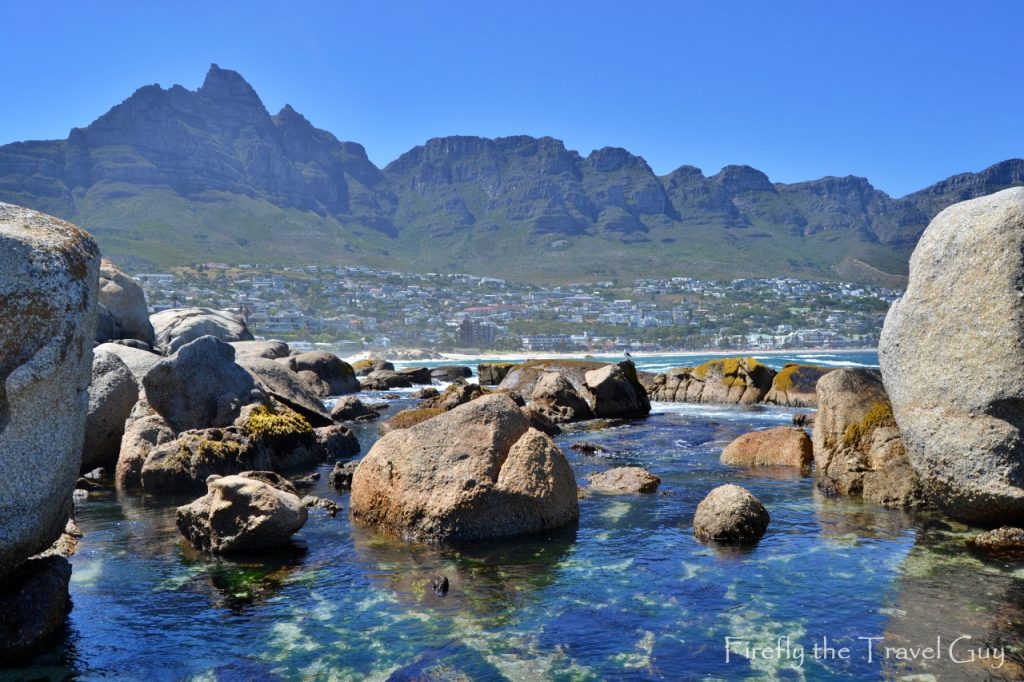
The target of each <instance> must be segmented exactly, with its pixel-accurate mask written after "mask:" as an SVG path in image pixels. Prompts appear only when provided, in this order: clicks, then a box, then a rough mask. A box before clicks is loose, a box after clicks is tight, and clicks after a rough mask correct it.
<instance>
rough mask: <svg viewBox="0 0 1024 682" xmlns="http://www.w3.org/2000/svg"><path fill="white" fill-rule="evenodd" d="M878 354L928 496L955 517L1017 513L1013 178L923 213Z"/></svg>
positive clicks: (1018, 321) (1020, 373)
mask: <svg viewBox="0 0 1024 682" xmlns="http://www.w3.org/2000/svg"><path fill="white" fill-rule="evenodd" d="M879 359H880V362H881V366H882V375H883V377H884V378H885V385H886V388H887V389H888V392H889V396H890V398H891V399H892V405H893V414H894V416H895V420H896V423H897V424H899V428H900V431H901V432H902V433H903V441H904V443H905V446H906V449H907V453H908V454H909V457H910V461H911V463H912V464H913V467H914V469H915V470H916V471H917V473H918V475H919V476H920V477H921V481H922V483H923V485H924V487H925V490H926V492H927V494H928V496H929V497H930V498H931V499H932V500H933V501H934V502H935V503H936V504H937V505H938V506H939V507H940V508H941V509H942V510H943V511H945V512H946V513H948V514H950V515H951V516H954V517H957V518H961V519H964V520H968V521H973V522H979V523H1019V522H1024V478H1022V476H1021V471H1022V470H1024V188H1019V187H1018V188H1014V189H1007V190H1003V191H1002V192H997V193H996V194H992V195H990V196H986V197H982V198H979V199H972V200H971V201H965V202H962V203H959V204H956V205H954V206H951V207H949V208H947V209H946V210H944V211H942V212H941V213H940V214H939V215H937V216H936V217H935V219H934V220H932V222H931V224H930V225H929V226H928V229H926V230H925V231H924V234H923V235H922V236H921V239H920V241H919V242H918V244H917V247H916V248H915V249H914V253H913V255H912V256H911V259H910V280H909V283H908V286H907V291H906V293H905V294H904V296H903V297H902V298H901V299H900V300H898V301H896V302H895V303H893V305H892V307H891V308H890V309H889V314H888V316H887V317H886V320H885V325H884V327H883V329H882V336H881V340H880V342H879Z"/></svg>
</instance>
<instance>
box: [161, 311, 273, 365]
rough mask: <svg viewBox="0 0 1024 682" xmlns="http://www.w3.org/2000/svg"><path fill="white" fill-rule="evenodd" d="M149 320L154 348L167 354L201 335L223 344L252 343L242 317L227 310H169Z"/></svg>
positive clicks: (251, 337)
mask: <svg viewBox="0 0 1024 682" xmlns="http://www.w3.org/2000/svg"><path fill="white" fill-rule="evenodd" d="M149 321H150V322H151V323H152V324H153V330H154V332H155V333H156V343H155V344H154V345H155V346H156V347H157V348H159V349H160V350H161V351H163V352H164V353H166V354H168V355H171V354H173V353H176V352H177V351H178V350H179V349H180V348H182V347H183V346H185V345H187V344H189V343H192V342H193V341H195V340H196V339H199V338H202V337H204V336H212V337H214V338H216V339H218V340H219V341H223V342H225V343H228V342H232V341H252V340H253V336H252V334H251V333H249V329H248V327H247V326H246V324H245V322H244V321H243V320H242V318H240V317H239V316H238V315H235V314H234V313H231V312H228V311H226V310H213V309H211V308H171V309H170V310H163V311H160V312H159V313H155V314H153V315H151V316H150V317H149ZM232 357H234V356H233V355H232Z"/></svg>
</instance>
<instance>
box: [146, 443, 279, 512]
mask: <svg viewBox="0 0 1024 682" xmlns="http://www.w3.org/2000/svg"><path fill="white" fill-rule="evenodd" d="M273 468H274V467H273V465H272V464H271V461H270V457H269V455H268V452H267V450H266V449H265V448H263V447H260V445H259V443H258V442H256V440H254V439H251V438H249V437H248V436H247V435H246V434H245V432H244V431H243V430H242V429H240V428H238V427H234V426H233V427H230V428H226V429H203V430H197V431H186V432H185V433H182V434H180V435H179V436H178V438H177V439H176V440H172V441H170V442H168V443H165V444H163V445H160V446H157V447H156V448H154V449H153V450H152V451H151V452H150V453H149V456H148V457H147V458H146V461H145V462H144V463H143V465H142V469H141V472H140V480H141V481H142V489H143V490H145V491H146V492H147V493H152V494H163V495H169V494H185V493H201V492H202V491H203V490H204V489H205V486H206V479H207V478H209V477H210V476H214V475H216V476H227V475H230V474H237V473H239V472H242V471H267V470H272V469H273Z"/></svg>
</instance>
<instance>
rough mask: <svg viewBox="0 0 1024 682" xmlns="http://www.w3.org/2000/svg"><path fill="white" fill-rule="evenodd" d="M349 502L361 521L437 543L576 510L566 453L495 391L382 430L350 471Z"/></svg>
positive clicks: (553, 521) (549, 522)
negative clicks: (406, 425) (402, 426)
mask: <svg viewBox="0 0 1024 682" xmlns="http://www.w3.org/2000/svg"><path fill="white" fill-rule="evenodd" d="M351 508H352V515H353V517H354V518H355V519H356V520H358V521H360V522H362V523H366V524H369V525H372V526H377V527H380V528H383V529H386V530H390V531H392V532H395V533H398V534H400V535H403V536H408V537H413V538H416V539H420V540H426V541H438V542H447V541H452V542H458V541H468V540H481V539H484V538H492V537H505V536H511V535H518V534H522V533H532V532H537V531H543V530H548V529H552V528H556V527H558V526H562V525H565V524H567V523H571V522H573V521H575V520H577V519H578V517H579V507H578V502H577V488H576V479H575V476H574V475H573V472H572V469H571V468H570V467H569V463H568V462H567V461H566V459H565V456H564V455H563V454H562V452H561V451H560V450H559V449H558V447H557V446H556V445H555V444H554V442H553V441H552V440H551V439H550V437H548V436H546V435H544V434H543V433H541V432H539V431H537V430H535V429H531V428H530V426H529V423H528V422H527V419H526V417H525V416H524V415H523V413H522V411H521V410H520V409H519V406H518V405H517V404H516V403H515V401H514V400H512V398H510V397H509V396H507V395H503V394H494V395H488V396H484V397H482V398H479V399H477V400H473V401H471V402H469V403H466V404H465V405H461V406H460V407H457V408H455V409H454V410H451V411H450V412H446V413H444V414H442V415H439V416H437V417H435V418H433V419H429V420H427V421H425V422H423V423H421V424H418V425H416V426H413V427H410V428H408V429H401V430H397V431H392V432H391V433H388V434H387V435H385V436H383V437H382V438H381V439H380V440H378V441H377V443H376V444H375V445H374V446H373V447H372V448H371V449H370V452H369V453H368V454H367V455H366V457H364V458H363V459H362V460H361V461H360V463H359V466H358V468H357V469H356V471H355V475H354V477H353V481H352V498H351Z"/></svg>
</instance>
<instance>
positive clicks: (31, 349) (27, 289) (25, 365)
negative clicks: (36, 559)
mask: <svg viewBox="0 0 1024 682" xmlns="http://www.w3.org/2000/svg"><path fill="white" fill-rule="evenodd" d="M99 260H100V258H99V250H98V249H97V247H96V244H95V242H93V240H92V238H91V237H90V236H89V235H88V234H87V233H86V232H84V231H83V230H81V229H79V228H78V227H76V226H74V225H72V224H70V223H67V222H64V221H62V220H58V219H56V218H54V217H52V216H48V215H45V214H43V213H37V212H35V211H30V210H28V209H24V208H21V207H18V206H13V205H10V204H0V578H2V577H3V576H4V575H6V574H8V573H9V572H11V571H12V570H13V569H14V568H15V567H17V566H18V564H20V563H21V562H22V561H24V560H25V559H27V558H28V557H29V556H31V555H33V554H36V553H38V552H41V551H43V550H44V549H46V548H47V547H49V546H50V545H51V544H53V542H54V541H55V540H56V539H57V538H58V537H59V536H60V534H61V531H62V530H63V528H64V524H65V522H66V521H67V517H68V513H69V511H70V508H71V493H72V490H73V489H74V485H75V479H76V477H77V476H78V468H79V464H80V461H81V452H82V436H83V432H84V427H85V419H86V409H87V405H88V400H89V396H88V392H87V388H88V385H89V379H90V375H91V367H92V345H93V337H94V334H95V325H96V298H97V283H98V280H99Z"/></svg>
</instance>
